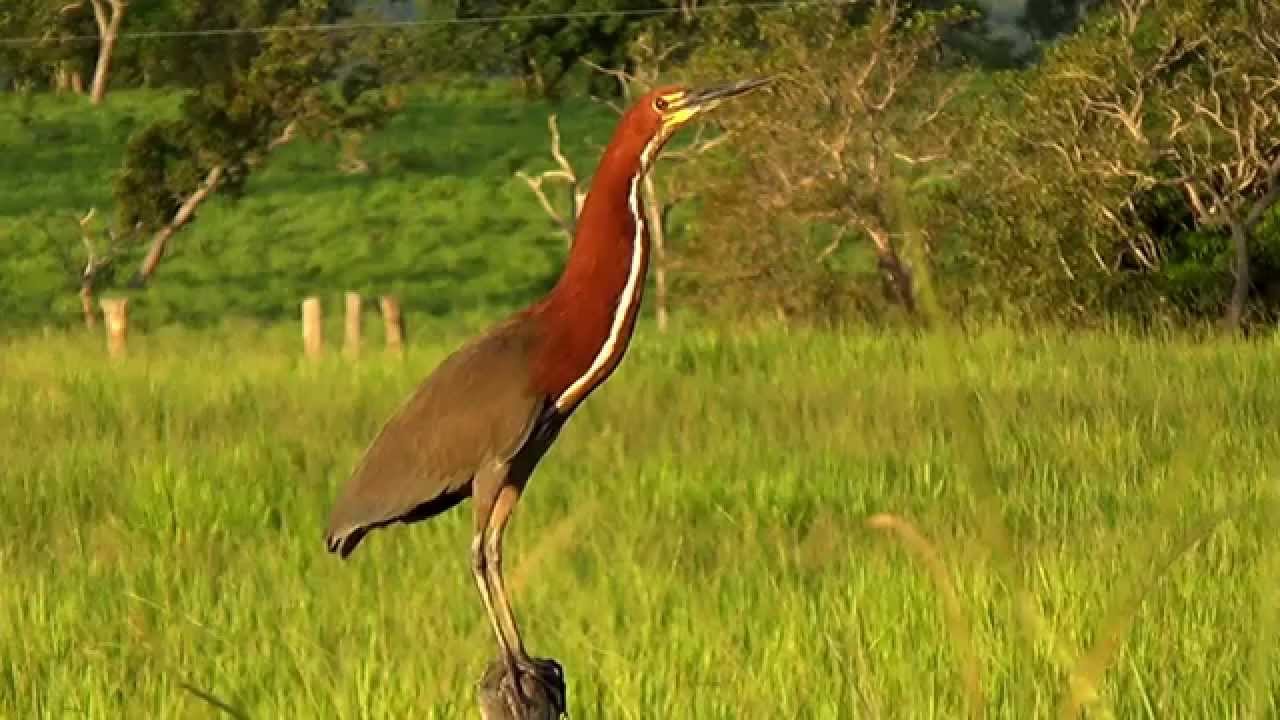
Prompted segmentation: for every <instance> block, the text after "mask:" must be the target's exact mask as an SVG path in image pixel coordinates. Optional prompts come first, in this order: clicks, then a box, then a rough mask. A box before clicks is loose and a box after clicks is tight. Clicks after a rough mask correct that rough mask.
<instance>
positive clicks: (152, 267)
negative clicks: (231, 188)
mask: <svg viewBox="0 0 1280 720" xmlns="http://www.w3.org/2000/svg"><path fill="white" fill-rule="evenodd" d="M221 179H222V166H221V165H217V166H214V168H213V169H212V170H210V171H209V174H208V176H206V177H205V179H204V183H203V184H201V185H200V187H198V188H196V190H195V192H193V193H191V194H190V195H189V196H187V199H186V200H185V201H183V203H182V206H181V207H179V208H178V212H176V213H174V215H173V219H172V220H170V221H169V224H168V225H165V226H164V227H162V228H160V229H159V230H157V231H156V234H155V235H154V236H153V237H152V238H151V247H150V248H148V249H147V255H146V257H144V258H143V259H142V265H141V266H140V267H139V268H138V274H137V275H136V276H134V278H133V284H134V285H135V286H141V285H145V284H146V283H147V281H148V280H150V279H151V276H152V275H154V274H155V272H156V268H157V267H159V266H160V261H161V260H162V259H164V253H165V250H166V248H167V247H168V245H169V239H170V238H172V237H173V234H174V233H176V232H178V230H180V229H181V228H182V226H183V225H186V224H187V222H189V221H190V220H191V216H192V215H194V214H195V211H196V208H197V207H199V206H200V203H202V202H204V201H205V199H207V198H208V197H209V194H210V193H212V192H213V191H214V189H216V188H217V186H218V181H219V180H221Z"/></svg>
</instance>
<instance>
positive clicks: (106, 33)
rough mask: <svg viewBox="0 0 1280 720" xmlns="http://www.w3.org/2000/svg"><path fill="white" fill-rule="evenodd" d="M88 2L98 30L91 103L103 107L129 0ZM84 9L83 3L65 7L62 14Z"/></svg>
mask: <svg viewBox="0 0 1280 720" xmlns="http://www.w3.org/2000/svg"><path fill="white" fill-rule="evenodd" d="M88 2H89V6H90V8H91V9H92V10H93V20H94V23H95V25H96V26H97V30H98V57H97V61H96V62H95V63H94V66H93V84H92V85H91V86H90V90H89V101H90V102H91V103H93V104H94V105H101V104H102V100H103V98H105V97H106V95H107V79H108V77H109V76H110V71H111V59H112V56H113V54H114V53H115V48H116V42H117V40H118V39H119V37H120V26H121V24H122V23H123V22H124V16H125V11H126V10H127V9H128V7H129V3H128V1H127V0H88ZM83 9H84V2H83V1H82V2H79V3H71V4H69V5H66V6H64V7H63V8H62V12H63V13H69V12H79V11H82V10H83Z"/></svg>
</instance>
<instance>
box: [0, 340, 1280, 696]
mask: <svg viewBox="0 0 1280 720" xmlns="http://www.w3.org/2000/svg"><path fill="white" fill-rule="evenodd" d="M463 329H474V328H455V332H452V333H446V334H441V335H439V336H437V337H434V338H431V339H427V338H426V334H425V333H419V339H418V341H417V343H416V344H415V345H414V346H413V348H412V351H411V353H410V354H409V356H408V358H407V360H406V361H405V362H403V363H397V362H394V361H391V360H387V359H383V358H372V357H370V358H366V359H364V360H362V361H360V362H359V363H358V364H356V365H355V366H352V365H351V364H349V363H345V362H343V361H341V360H340V359H337V358H331V359H329V360H326V361H323V362H321V363H319V364H318V365H316V366H311V365H307V364H305V363H302V362H301V361H299V360H298V359H297V358H296V353H295V350H296V344H297V343H296V339H295V338H294V331H293V329H292V328H289V329H288V331H287V332H286V331H283V330H281V331H263V332H262V333H260V334H253V331H251V330H249V329H246V330H245V331H244V332H245V333H246V336H243V337H241V338H239V339H238V341H237V344H236V345H233V344H232V342H231V337H232V336H230V335H213V334H203V335H195V334H187V333H182V332H172V333H169V334H161V335H152V336H143V337H139V338H137V342H136V344H135V346H134V352H133V355H132V356H131V357H130V358H129V359H128V361H127V362H125V363H122V364H117V365H113V364H110V363H106V362H103V361H101V360H100V354H101V353H100V349H99V347H98V345H99V343H98V340H97V339H96V338H94V339H93V340H92V341H90V340H88V339H86V338H83V337H79V336H76V335H69V336H63V335H57V334H54V335H51V336H48V337H45V338H31V339H27V340H21V341H15V342H13V343H11V344H9V345H6V346H5V347H3V348H2V349H0V377H3V378H4V382H3V383H0V448H3V450H2V451H0V452H2V453H3V462H0V576H2V577H4V578H5V579H6V582H5V583H4V584H3V585H0V716H2V717H6V718H8V717H12V718H24V719H25V718H65V717H82V718H112V719H113V720H114V719H116V718H126V717H127V718H184V719H185V718H199V717H217V716H219V712H220V711H218V710H216V709H214V707H213V706H212V705H211V704H209V702H208V701H207V700H206V699H202V698H201V694H204V695H205V696H206V698H209V699H212V698H216V699H217V700H218V701H219V702H223V703H226V704H227V705H228V706H230V707H233V708H236V709H237V710H236V712H239V713H242V716H246V717H253V718H277V717H299V718H312V717H315V718H319V717H334V718H399V717H410V716H412V717H427V718H455V717H474V716H475V715H474V710H473V707H474V706H473V689H472V685H473V683H474V681H475V680H476V679H477V678H478V676H479V673H480V671H481V669H482V667H483V665H484V663H485V662H486V661H487V659H488V658H489V657H491V655H492V653H493V641H492V639H491V636H490V634H489V630H488V627H487V625H486V624H485V621H484V616H483V611H482V609H481V605H480V603H479V600H478V597H477V596H476V594H475V591H474V588H473V585H472V582H471V578H470V576H469V574H468V559H467V543H468V536H467V533H468V528H469V515H468V512H469V508H468V507H467V506H464V507H463V508H461V509H460V510H459V511H454V512H452V513H450V514H448V515H446V516H444V517H441V518H439V519H437V520H435V521H433V522H430V523H426V524H422V525H418V526H414V527H411V528H406V527H404V526H398V527H396V528H393V529H390V530H384V531H380V532H378V533H375V535H374V536H372V537H371V538H370V540H369V541H367V542H366V544H365V545H364V546H362V547H361V549H360V551H359V552H357V553H356V554H355V555H354V556H353V557H352V558H351V559H350V560H349V561H348V562H346V563H343V562H340V561H338V560H337V559H336V558H335V557H333V556H330V555H327V554H326V553H325V552H324V548H323V543H322V532H323V527H324V523H325V516H326V513H327V511H328V508H329V505H330V503H331V502H332V499H333V497H334V494H335V489H336V486H337V484H338V483H340V482H341V481H342V480H343V479H344V478H345V476H346V473H347V472H348V471H349V469H350V467H351V465H352V464H353V463H354V461H355V460H356V459H357V457H358V455H359V453H360V451H361V449H362V448H363V446H364V444H365V443H366V442H367V441H368V439H369V438H370V437H371V435H372V433H373V432H374V431H375V430H376V428H377V427H378V425H379V424H380V422H381V421H382V420H383V419H384V418H385V417H386V416H387V414H388V413H390V412H391V411H392V410H393V409H394V407H395V406H396V405H397V404H398V403H399V401H400V400H401V398H402V397H403V396H404V395H405V394H406V393H407V392H408V390H409V389H410V388H411V387H412V385H413V384H414V383H415V382H416V380H417V379H418V378H419V377H420V376H421V374H422V373H424V372H425V371H426V370H427V369H429V368H430V367H431V366H433V365H434V363H435V362H436V361H437V360H438V359H439V358H440V357H441V356H442V353H443V352H445V351H446V350H447V349H448V348H449V347H450V344H451V343H452V342H453V341H455V340H456V339H457V337H459V334H458V331H461V330H463ZM1278 351H1280V348H1277V347H1276V345H1275V343H1274V342H1272V341H1263V342H1254V343H1252V344H1244V343H1240V344H1235V343H1230V342H1219V343H1215V344H1212V345H1209V344H1204V345H1201V344H1194V343H1191V342H1189V341H1182V340H1172V339H1171V340H1163V341H1162V340H1148V341H1137V340H1132V339H1124V338H1120V337H1108V336H1104V335H1073V336H1053V335H1044V336H1037V337H1027V336H1019V335H1014V334H1011V333H1006V332H1001V331H995V330H993V331H988V332H985V333H983V334H981V335H978V336H976V337H974V338H972V339H969V340H963V341H961V340H958V339H955V338H948V337H944V336H941V335H931V336H926V337H909V336H906V335H884V336H869V335H846V336H837V335H832V334H819V333H794V332H793V333H784V332H781V331H776V330H761V331H755V332H751V333H742V334H739V335H738V336H736V337H732V338H731V337H729V336H728V335H716V334H712V333H709V332H707V331H704V330H698V329H689V330H687V332H685V333H683V334H681V335H680V336H679V337H678V338H676V337H671V338H660V337H657V336H656V335H655V334H654V333H653V332H652V331H651V330H650V329H649V328H648V327H642V329H641V333H640V337H638V338H637V343H636V346H635V347H634V349H633V350H632V354H631V356H630V357H629V358H628V360H627V362H626V363H625V364H624V365H623V367H622V368H621V370H620V371H619V374H618V376H617V377H616V378H615V381H614V382H613V383H612V384H610V385H608V386H606V387H605V388H604V389H603V390H601V391H600V392H598V393H597V395H596V396H594V397H593V398H592V400H591V401H589V402H588V403H587V405H586V406H585V407H584V409H583V410H582V412H581V413H580V414H579V415H578V416H577V417H576V418H575V419H574V421H573V422H571V423H570V425H569V426H568V427H567V428H566V429H565V431H564V433H563V434H562V436H561V442H560V444H559V445H558V446H557V447H556V448H555V449H554V450H553V451H552V452H551V453H550V455H549V456H548V457H547V459H546V460H545V461H544V463H543V465H542V467H541V469H540V470H539V472H538V474H537V475H536V476H535V478H534V481H533V483H532V485H531V487H530V491H529V492H528V493H527V495H526V498H525V500H524V502H523V503H522V505H521V508H520V510H519V512H518V513H517V516H516V520H515V522H514V524H513V527H512V530H511V532H510V533H509V536H508V554H509V560H508V572H509V573H510V577H511V578H512V583H511V584H512V585H513V590H514V593H515V602H516V611H517V613H518V614H519V615H520V617H521V619H522V621H523V624H524V627H525V629H526V634H527V636H528V637H527V639H528V641H529V643H530V645H531V649H532V650H533V651H534V652H536V653H538V654H543V655H553V656H555V657H557V658H559V659H560V660H561V661H562V662H563V663H564V665H565V667H566V670H567V672H568V675H569V678H570V687H569V696H570V702H571V712H572V716H573V717H576V718H673V719H677V720H680V719H684V718H698V719H700V720H701V719H703V718H815V719H816V718H824V719H825V718H853V717H884V718H955V717H964V716H965V715H966V714H967V713H968V712H970V710H971V709H973V708H974V707H976V708H979V709H980V710H981V711H984V712H985V714H986V716H987V717H1000V718H1032V717H1058V716H1059V713H1060V712H1061V708H1062V706H1063V703H1065V702H1071V701H1073V700H1076V701H1081V702H1085V703H1087V705H1088V708H1089V711H1088V715H1087V716H1088V717H1115V718H1244V717H1253V718H1263V717H1277V715H1278V714H1280V690H1277V688H1278V687H1280V654H1278V653H1276V652H1273V650H1274V649H1275V648H1276V646H1277V644H1278V643H1280V636H1278V634H1277V629H1278V627H1280V626H1278V625H1277V612H1278V611H1280V603H1278V601H1277V587H1280V554H1277V550H1280V537H1278V536H1277V534H1276V531H1275V528H1276V526H1277V523H1278V522H1280V510H1278V508H1277V502H1276V501H1277V493H1276V490H1277V488H1276V486H1275V467H1276V459H1277V457H1280V432H1278V431H1277V428H1278V427H1280V409H1278V408H1280V385H1278V384H1277V383H1276V382H1275V378H1276V377H1277V376H1278V375H1280V352H1278ZM883 514H892V516H893V517H886V516H885V515H883ZM871 518H875V520H874V521H873V522H872V523H870V524H869V523H868V520H869V519H871ZM895 518H896V519H895ZM905 523H909V525H907V524H905Z"/></svg>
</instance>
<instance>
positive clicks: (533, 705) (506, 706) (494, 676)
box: [476, 658, 569, 720]
mask: <svg viewBox="0 0 1280 720" xmlns="http://www.w3.org/2000/svg"><path fill="white" fill-rule="evenodd" d="M534 663H535V664H537V666H538V674H537V677H532V676H529V675H523V676H521V681H522V682H521V683H520V684H521V685H522V686H523V687H524V700H523V701H521V700H518V699H517V698H516V695H515V692H514V690H515V688H514V686H513V685H512V683H511V677H510V676H509V675H508V674H507V667H506V665H505V664H504V663H503V662H502V660H501V659H498V660H494V661H493V662H491V663H489V666H488V667H487V668H485V671H484V676H483V677H482V678H480V683H479V684H478V685H477V687H476V694H477V696H478V698H479V701H480V717H481V718H483V720H560V718H562V717H565V716H567V714H568V707H569V706H568V693H567V690H566V688H565V684H564V671H563V670H562V669H561V668H560V663H558V662H556V661H555V660H552V659H550V658H535V659H534Z"/></svg>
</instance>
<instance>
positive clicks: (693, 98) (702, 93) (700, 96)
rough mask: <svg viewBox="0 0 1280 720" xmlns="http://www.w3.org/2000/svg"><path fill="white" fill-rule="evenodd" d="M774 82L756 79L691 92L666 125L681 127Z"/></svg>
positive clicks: (678, 104) (677, 105)
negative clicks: (709, 111) (723, 104)
mask: <svg viewBox="0 0 1280 720" xmlns="http://www.w3.org/2000/svg"><path fill="white" fill-rule="evenodd" d="M772 80H773V78H772V77H766V78H756V79H754V80H742V81H739V82H733V83H725V84H723V85H713V86H711V87H707V88H701V89H698V90H691V91H689V93H688V94H686V95H685V96H684V97H683V98H680V100H678V101H677V102H676V106H675V107H674V108H673V109H672V111H671V112H670V114H669V115H668V116H667V122H666V125H667V127H669V128H675V127H679V126H680V125H683V124H685V123H687V122H689V121H690V120H692V119H693V118H694V116H696V115H701V114H702V113H704V112H706V111H708V110H710V109H711V108H714V107H715V106H717V105H719V104H720V103H722V102H724V101H725V100H726V99H727V98H731V97H734V96H736V95H742V94H743V93H747V92H750V91H752V90H755V89H756V88H758V87H760V86H761V85H764V84H766V83H768V82H770V81H772Z"/></svg>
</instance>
